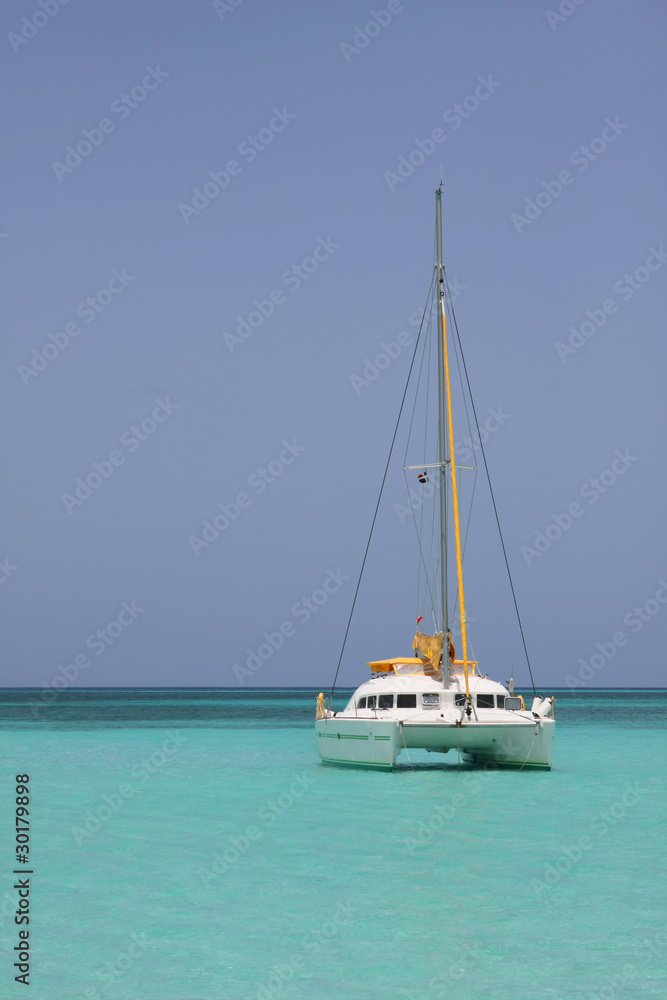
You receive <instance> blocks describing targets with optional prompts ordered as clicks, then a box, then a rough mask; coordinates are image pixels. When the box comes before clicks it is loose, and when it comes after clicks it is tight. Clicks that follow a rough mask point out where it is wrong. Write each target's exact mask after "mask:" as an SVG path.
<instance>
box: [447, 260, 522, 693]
mask: <svg viewBox="0 0 667 1000" xmlns="http://www.w3.org/2000/svg"><path fill="white" fill-rule="evenodd" d="M443 270H444V268H443ZM445 287H446V288H447V290H448V292H449V281H448V279H447V272H446V271H445ZM450 308H451V311H452V319H453V321H454V329H455V331H456V339H457V341H458V344H459V350H460V352H461V363H462V364H463V371H464V373H465V378H466V385H467V386H468V394H469V395H470V406H471V407H472V412H473V416H474V418H475V430H476V431H477V440H478V441H479V448H480V451H481V453H482V459H483V461H484V471H485V472H486V481H487V483H488V484H489V493H490V494H491V503H492V504H493V513H494V514H495V517H496V525H497V526H498V534H499V535H500V544H501V547H502V550H503V557H504V559H505V568H506V569H507V577H508V579H509V582H510V590H511V591H512V600H513V601H514V610H515V612H516V620H517V622H518V624H519V632H520V634H521V642H522V643H523V651H524V653H525V656H526V663H527V664H528V673H529V674H530V683H531V684H532V686H533V694H534V695H535V696H537V688H536V687H535V680H534V678H533V669H532V667H531V665H530V656H529V655H528V646H527V645H526V637H525V635H524V631H523V624H522V622H521V614H520V612H519V603H518V601H517V599H516V591H515V590H514V581H513V580H512V571H511V570H510V563H509V559H508V557H507V549H506V548H505V539H504V537H503V530H502V528H501V527H500V515H499V514H498V507H497V505H496V497H495V494H494V492H493V486H492V485H491V474H490V472H489V464H488V462H487V460H486V451H485V449H484V444H483V442H482V435H481V432H480V429H479V421H478V419H477V410H476V408H475V400H474V398H473V394H472V389H471V388H470V377H469V375H468V366H467V365H466V359H465V355H464V353H463V345H462V344H461V336H460V334H459V325H458V323H457V322H456V313H455V312H454V304H453V302H452V301H451V295H450Z"/></svg>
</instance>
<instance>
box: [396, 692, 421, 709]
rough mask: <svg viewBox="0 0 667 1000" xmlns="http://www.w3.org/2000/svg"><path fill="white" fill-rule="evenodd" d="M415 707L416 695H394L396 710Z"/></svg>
mask: <svg viewBox="0 0 667 1000" xmlns="http://www.w3.org/2000/svg"><path fill="white" fill-rule="evenodd" d="M416 707H417V695H416V694H397V695H396V708H416Z"/></svg>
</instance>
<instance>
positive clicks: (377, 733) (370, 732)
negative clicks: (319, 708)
mask: <svg viewBox="0 0 667 1000" xmlns="http://www.w3.org/2000/svg"><path fill="white" fill-rule="evenodd" d="M315 732H316V735H317V749H318V751H319V755H320V757H321V758H322V760H323V761H325V762H326V763H327V764H353V765H356V766H357V767H379V768H391V767H393V766H394V764H395V763H396V758H397V757H398V754H399V751H400V749H401V746H402V741H401V737H400V734H399V729H398V722H394V721H391V720H385V719H354V718H352V719H341V718H332V719H318V720H317V721H316V723H315Z"/></svg>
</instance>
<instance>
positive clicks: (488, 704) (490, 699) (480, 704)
mask: <svg viewBox="0 0 667 1000" xmlns="http://www.w3.org/2000/svg"><path fill="white" fill-rule="evenodd" d="M495 707H496V699H495V698H494V696H493V695H492V694H478V695H477V708H495Z"/></svg>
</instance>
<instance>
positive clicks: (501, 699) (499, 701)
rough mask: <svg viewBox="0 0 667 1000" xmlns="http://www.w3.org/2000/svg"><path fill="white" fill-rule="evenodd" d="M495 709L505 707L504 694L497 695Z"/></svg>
mask: <svg viewBox="0 0 667 1000" xmlns="http://www.w3.org/2000/svg"><path fill="white" fill-rule="evenodd" d="M496 707H497V708H504V707H505V695H504V694H497V695H496Z"/></svg>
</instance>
